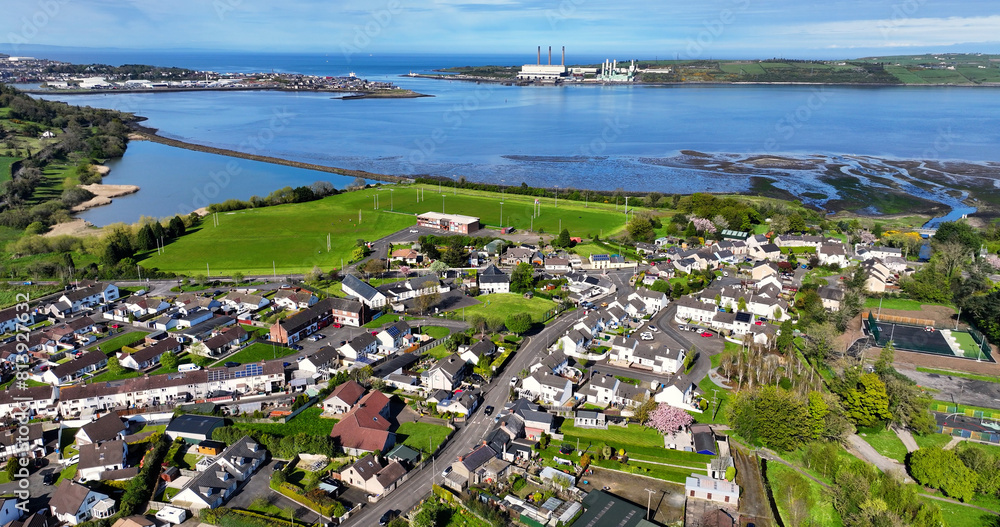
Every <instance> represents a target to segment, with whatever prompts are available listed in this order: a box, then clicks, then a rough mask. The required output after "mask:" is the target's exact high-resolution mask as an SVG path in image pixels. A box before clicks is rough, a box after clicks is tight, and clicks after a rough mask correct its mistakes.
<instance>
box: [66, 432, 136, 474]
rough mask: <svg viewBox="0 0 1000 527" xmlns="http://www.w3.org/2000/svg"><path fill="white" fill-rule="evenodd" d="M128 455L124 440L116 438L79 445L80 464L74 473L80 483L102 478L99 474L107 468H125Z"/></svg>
mask: <svg viewBox="0 0 1000 527" xmlns="http://www.w3.org/2000/svg"><path fill="white" fill-rule="evenodd" d="M127 456H128V446H126V445H125V441H122V440H120V439H116V440H113V441H105V442H104V443H101V444H97V443H89V444H86V445H81V446H80V464H79V465H78V466H77V470H76V475H77V478H79V480H80V482H81V483H85V482H88V481H96V480H100V479H103V478H102V477H101V474H103V473H104V472H105V471H107V470H120V469H123V468H125V459H126V457H127Z"/></svg>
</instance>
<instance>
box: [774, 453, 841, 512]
mask: <svg viewBox="0 0 1000 527" xmlns="http://www.w3.org/2000/svg"><path fill="white" fill-rule="evenodd" d="M792 472H795V470H794V469H792V468H790V467H788V466H785V465H782V464H781V463H768V464H767V480H768V483H769V484H770V486H771V491H772V493H773V494H774V498H775V502H776V503H777V505H778V513H779V514H781V517H782V519H783V520H784V524H785V525H792V523H791V521H790V518H789V515H788V510H787V507H786V503H785V500H784V499H782V497H783V490H784V485H782V476H785V475H787V474H788V473H792ZM802 477H803V478H804V479H805V481H806V482H807V483H808V484H809V492H810V493H811V494H812V507H810V508H809V513H808V514H809V518H810V519H811V520H812V525H823V526H824V527H838V526H841V525H843V524H844V523H843V520H841V518H840V515H839V514H837V511H836V510H835V509H834V508H833V502H832V501H831V500H830V498H829V497H828V496H827V495H825V494H824V492H823V487H821V486H820V485H819V483H816V482H815V481H813V480H811V479H809V478H806V477H805V476H802Z"/></svg>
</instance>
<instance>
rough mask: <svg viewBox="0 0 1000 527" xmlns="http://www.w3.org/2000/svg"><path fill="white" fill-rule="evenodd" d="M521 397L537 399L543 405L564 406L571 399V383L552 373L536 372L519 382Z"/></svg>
mask: <svg viewBox="0 0 1000 527" xmlns="http://www.w3.org/2000/svg"><path fill="white" fill-rule="evenodd" d="M520 394H521V397H525V398H533V399H538V400H539V401H541V402H542V403H544V404H554V405H560V406H561V405H564V404H566V403H567V402H569V400H570V399H572V397H573V383H572V382H570V380H569V379H567V378H565V377H560V376H558V375H556V374H554V373H550V372H548V371H545V370H544V369H543V370H541V371H536V372H535V373H532V374H531V375H529V376H527V377H525V378H524V380H522V381H521V389H520Z"/></svg>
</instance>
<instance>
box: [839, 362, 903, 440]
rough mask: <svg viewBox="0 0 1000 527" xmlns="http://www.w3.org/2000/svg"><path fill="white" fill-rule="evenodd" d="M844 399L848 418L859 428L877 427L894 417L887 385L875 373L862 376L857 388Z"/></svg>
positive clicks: (848, 391)
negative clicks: (877, 424)
mask: <svg viewBox="0 0 1000 527" xmlns="http://www.w3.org/2000/svg"><path fill="white" fill-rule="evenodd" d="M843 397H844V409H845V410H846V411H847V418H848V419H850V420H851V421H852V422H853V423H854V424H855V425H857V426H864V427H870V426H875V424H876V423H878V422H879V421H884V420H886V419H888V418H889V417H891V416H892V414H890V413H889V396H888V394H886V392H885V383H884V382H882V379H879V378H878V376H877V375H875V374H874V373H866V374H864V375H862V376H861V377H860V379H858V384H857V386H856V387H853V388H851V389H849V390H847V393H845V394H844V396H843Z"/></svg>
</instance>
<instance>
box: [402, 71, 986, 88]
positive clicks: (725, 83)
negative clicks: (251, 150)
mask: <svg viewBox="0 0 1000 527" xmlns="http://www.w3.org/2000/svg"><path fill="white" fill-rule="evenodd" d="M400 77H408V78H411V79H412V78H418V79H434V80H445V81H463V82H476V83H482V82H486V83H491V84H503V85H509V86H521V87H524V86H545V87H559V86H671V87H672V86H847V87H851V88H867V87H870V88H1000V83H980V84H904V83H888V82H793V81H776V82H765V81H712V82H707V81H706V82H703V81H686V82H676V81H675V82H599V81H584V82H576V81H573V82H534V81H519V80H517V79H516V78H513V77H504V78H497V77H474V76H468V75H461V74H455V75H433V74H427V73H415V74H413V75H409V74H403V75H400Z"/></svg>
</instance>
